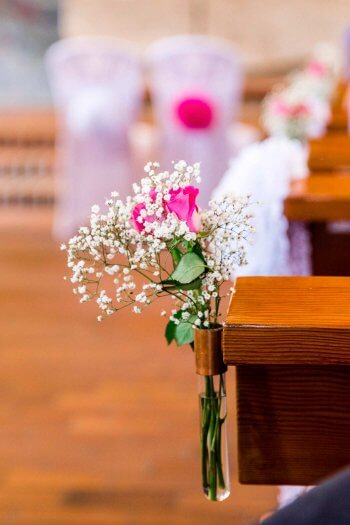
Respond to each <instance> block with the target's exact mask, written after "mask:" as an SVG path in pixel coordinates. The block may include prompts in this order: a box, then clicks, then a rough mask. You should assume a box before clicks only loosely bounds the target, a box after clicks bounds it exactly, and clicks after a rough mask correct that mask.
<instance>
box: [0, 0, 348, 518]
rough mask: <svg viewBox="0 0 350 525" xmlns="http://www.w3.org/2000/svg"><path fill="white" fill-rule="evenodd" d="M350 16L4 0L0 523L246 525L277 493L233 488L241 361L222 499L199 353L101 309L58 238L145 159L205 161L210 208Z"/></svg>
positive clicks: (0, 32) (119, 0)
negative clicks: (207, 447)
mask: <svg viewBox="0 0 350 525" xmlns="http://www.w3.org/2000/svg"><path fill="white" fill-rule="evenodd" d="M349 21H350V3H349V2H347V1H345V0H322V1H316V0H303V1H301V0H294V2H280V1H278V0H265V1H264V2H261V1H259V0H244V1H243V0H147V2H145V1H144V0H61V1H58V0H57V1H55V0H0V301H1V302H0V312H1V315H0V487H1V490H0V522H1V523H2V524H3V525H41V524H42V525H78V524H79V525H80V524H81V525H83V524H84V525H108V524H112V523H113V525H118V524H121V525H147V524H150V525H151V524H152V525H163V524H167V525H180V524H181V525H187V524H188V525H196V524H198V525H199V524H201V525H207V524H208V525H209V524H214V523H215V524H216V523H221V524H223V525H224V524H231V525H232V524H236V525H248V524H250V523H254V522H256V520H258V519H259V517H260V516H261V515H263V514H264V513H266V512H268V511H269V510H272V509H273V508H275V507H276V505H277V503H276V497H277V489H276V488H275V487H264V486H259V487H258V486H242V485H239V484H238V482H237V475H236V442H235V379H234V372H233V371H232V370H231V371H230V373H229V392H228V395H229V418H230V420H229V425H230V430H231V432H230V447H231V472H232V478H233V481H232V490H231V492H232V494H231V497H230V498H229V499H228V500H227V501H225V502H224V503H222V504H211V503H209V502H207V501H206V500H205V499H204V497H203V496H202V494H201V487H200V476H199V469H200V465H199V435H198V434H199V431H198V423H197V419H198V413H197V408H198V407H197V395H196V392H197V386H196V377H195V374H194V363H193V355H192V352H191V350H190V348H185V349H184V348H181V349H178V348H175V347H174V348H173V347H167V346H166V343H165V340H164V337H163V331H164V324H163V320H162V319H161V318H160V316H159V310H158V306H157V305H156V307H155V308H153V307H151V308H150V309H149V310H147V311H146V312H145V313H144V314H143V315H142V316H139V317H137V318H135V317H134V316H133V314H131V313H128V312H125V311H123V312H122V313H120V314H118V316H117V317H113V318H112V319H109V320H107V321H106V322H103V323H97V322H96V315H97V312H96V308H95V307H94V305H90V304H89V305H84V307H82V306H80V305H79V302H78V301H77V300H76V298H75V297H74V296H73V295H72V293H71V289H70V286H69V285H67V284H66V283H64V281H63V276H64V275H65V274H66V273H67V272H66V266H65V256H64V254H62V253H61V252H60V251H59V244H60V242H61V241H64V240H66V239H67V238H68V237H69V236H70V235H71V234H73V233H74V231H75V230H76V228H77V226H78V225H79V224H81V223H82V222H84V220H86V217H87V214H88V211H89V208H90V206H91V204H93V203H94V202H96V201H99V202H103V198H104V197H105V196H106V195H108V193H109V191H111V190H112V189H114V188H115V187H116V188H117V189H118V190H119V191H120V192H121V194H122V195H124V194H126V193H127V192H128V190H129V186H130V185H131V182H132V181H133V180H135V179H137V178H140V176H141V175H142V165H143V164H144V163H145V162H146V161H147V160H153V159H159V160H161V161H162V163H163V165H165V164H167V163H169V162H170V160H178V158H177V157H179V158H180V157H186V160H188V161H189V162H192V161H195V160H201V161H202V165H203V170H204V173H205V177H204V184H203V188H204V190H203V199H204V200H203V202H202V203H201V204H203V205H205V204H206V203H207V201H208V200H209V197H210V194H211V192H212V191H213V190H214V189H215V187H216V186H217V185H218V184H219V182H220V179H221V177H222V176H223V175H224V173H225V171H226V170H227V169H228V167H229V162H230V159H232V158H234V157H235V156H236V155H238V153H239V152H240V151H242V149H243V148H245V147H247V146H249V144H252V143H254V142H256V141H258V140H260V139H262V138H264V137H265V136H266V131H265V130H264V129H263V127H262V125H261V121H260V113H261V103H262V99H263V97H264V96H265V95H266V94H267V93H268V92H269V91H270V90H271V89H272V87H273V86H274V85H275V84H276V83H277V84H278V83H279V82H280V81H281V80H282V79H283V77H284V76H285V75H286V74H287V73H289V72H290V71H291V70H292V69H294V68H297V67H301V66H302V65H303V64H304V63H305V61H307V60H308V58H309V56H310V53H311V52H312V50H313V48H314V46H315V45H316V44H317V43H319V42H320V41H322V42H324V41H326V42H328V43H330V44H332V45H333V46H335V47H336V48H338V49H339V50H340V49H341V46H342V35H343V33H344V30H345V29H346V27H347V25H348V23H349ZM178 35H187V37H182V38H170V37H177V36H178ZM194 35H201V39H200V40H198V39H194V40H191V37H193V36H194ZM75 37H78V38H75ZM163 39H165V40H163ZM57 41H60V42H59V44H55V45H54V46H53V47H51V49H50V51H49V52H48V54H47V50H48V48H50V46H51V45H52V44H54V43H55V42H57ZM204 55H205V56H204ZM178 56H179V57H180V58H179V59H178V58H176V57H178ZM184 56H186V57H187V58H186V60H185V59H184V58H183V57H184ZM188 56H189V57H190V59H188ZM174 57H175V58H174ZM198 57H199V58H198ZM203 57H204V58H203ZM208 57H209V58H208ZM193 99H195V101H196V104H197V106H198V107H199V109H198V107H197V106H196V107H197V109H195V110H193V107H192V106H191V108H190V109H189V110H188V111H187V112H186V111H185V114H184V115H185V116H180V117H179V118H180V120H181V119H182V120H181V123H180V124H181V125H180V124H179V121H177V120H176V119H175V117H174V115H175V113H174V111H175V109H176V108H177V109H176V111H177V110H178V108H179V107H180V106H179V105H180V103H184V102H185V103H188V101H189V100H190V101H192V103H193ZM198 101H199V102H198ZM204 103H205V104H206V105H209V106H210V105H211V107H212V108H215V110H216V111H217V118H218V122H219V121H220V122H219V124H220V125H219V124H218V125H217V127H215V129H213V128H211V126H210V122H205V121H204V122H203V119H202V117H203V113H202V112H201V110H202V107H203V104H204ZM196 104H195V105H196ZM192 105H193V104H192ZM174 108H175V109H174ZM177 115H178V116H179V114H178V113H177ZM182 115H183V114H182ZM224 116H225V118H224ZM198 119H199V120H198ZM204 120H205V119H204ZM198 122H199V124H198ZM198 130H200V131H198ZM203 130H204V131H203ZM175 157H176V158H175ZM197 157H200V159H198V158H197ZM206 168H207V171H208V173H206V172H205V169H206ZM347 239H348V238H347Z"/></svg>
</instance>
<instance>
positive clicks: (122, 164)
mask: <svg viewBox="0 0 350 525" xmlns="http://www.w3.org/2000/svg"><path fill="white" fill-rule="evenodd" d="M47 71H48V75H49V80H50V84H51V87H52V92H53V98H54V103H55V107H56V114H57V121H58V148H59V149H58V166H57V177H56V178H57V205H56V214H55V224H54V233H55V234H56V236H57V237H58V238H62V239H65V238H67V237H69V236H70V235H71V234H72V233H74V232H75V231H76V228H77V227H78V226H79V225H81V224H84V223H85V222H86V220H87V218H88V215H89V212H90V208H91V206H92V205H93V204H99V205H100V206H101V207H102V206H103V204H104V201H105V199H106V198H107V197H108V196H109V195H110V193H111V191H112V190H117V191H119V193H120V194H121V196H122V197H125V196H126V195H127V194H128V193H129V192H130V189H131V184H132V181H133V179H134V173H133V163H132V155H131V152H130V144H129V130H130V127H131V125H132V124H133V122H134V120H135V117H136V114H137V109H138V107H139V104H140V102H141V94H142V90H141V72H140V65H139V62H138V59H137V58H136V57H135V56H134V55H133V54H132V53H131V52H130V51H129V50H128V49H126V48H125V47H124V46H123V45H122V44H121V43H120V42H118V41H114V40H113V39H100V38H92V39H91V38H75V39H67V40H62V41H60V42H57V43H55V44H54V45H53V46H52V47H51V48H50V49H49V51H48V53H47Z"/></svg>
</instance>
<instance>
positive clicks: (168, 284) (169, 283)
mask: <svg viewBox="0 0 350 525" xmlns="http://www.w3.org/2000/svg"><path fill="white" fill-rule="evenodd" d="M201 285H202V281H201V279H196V280H195V281H192V282H191V283H188V284H181V283H179V282H178V281H173V280H172V279H167V280H166V281H162V286H163V290H164V291H165V292H171V291H173V290H198V289H199V288H200V287H201Z"/></svg>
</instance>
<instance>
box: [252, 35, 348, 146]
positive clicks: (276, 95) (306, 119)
mask: <svg viewBox="0 0 350 525" xmlns="http://www.w3.org/2000/svg"><path fill="white" fill-rule="evenodd" d="M338 78H339V60H338V59H337V57H336V55H335V52H334V49H333V48H332V47H329V46H327V45H319V46H318V47H317V48H316V49H315V51H314V53H313V56H312V58H311V60H310V61H309V62H308V63H307V64H306V66H305V67H304V68H303V69H302V70H300V71H295V72H293V73H292V74H290V75H288V76H287V78H286V79H285V82H284V83H283V84H282V85H280V86H276V88H274V89H273V90H272V92H271V93H270V94H269V95H268V96H267V97H266V98H265V101H264V103H263V111H262V117H261V120H262V124H263V126H264V128H265V129H266V130H267V131H268V133H269V134H270V135H272V136H285V137H289V138H292V139H298V140H301V141H305V140H307V139H308V138H314V137H318V136H320V135H321V134H322V133H323V132H324V129H325V127H326V125H327V122H328V120H329V118H330V102H331V98H332V95H333V93H334V91H335V87H336V83H337V80H338Z"/></svg>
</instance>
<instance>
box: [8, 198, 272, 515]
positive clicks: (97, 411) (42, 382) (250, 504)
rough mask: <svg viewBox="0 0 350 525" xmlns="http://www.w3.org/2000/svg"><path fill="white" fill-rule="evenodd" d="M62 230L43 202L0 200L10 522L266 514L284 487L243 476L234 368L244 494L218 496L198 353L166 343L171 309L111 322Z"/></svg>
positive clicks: (231, 392) (234, 469)
mask: <svg viewBox="0 0 350 525" xmlns="http://www.w3.org/2000/svg"><path fill="white" fill-rule="evenodd" d="M50 227H51V216H50V214H49V213H48V212H47V211H45V210H43V209H41V208H35V209H23V208H22V209H18V208H16V207H15V206H13V207H12V208H11V207H7V208H6V209H0V312H1V315H0V349H1V352H0V392H1V396H0V488H1V490H0V523H1V524H3V525H141V524H142V525H164V524H167V525H212V524H216V523H220V524H222V525H232V524H234V525H250V524H251V523H254V522H255V521H256V520H257V519H258V517H259V516H260V515H261V514H263V513H264V512H266V511H267V510H270V509H272V508H273V507H274V506H275V502H276V500H275V495H276V490H274V489H273V488H271V487H248V486H242V485H239V484H238V482H237V462H236V423H235V391H234V388H233V387H234V378H233V375H232V371H229V372H228V374H229V379H230V380H229V384H228V396H229V397H228V401H229V422H230V423H229V424H230V447H231V476H232V497H231V498H230V499H228V500H227V501H226V502H224V503H222V504H220V505H219V504H217V505H216V504H211V503H210V502H208V501H207V500H206V499H205V498H204V497H203V495H202V493H201V487H200V464H199V458H200V447H199V430H198V399H197V379H196V376H195V373H194V357H193V354H192V352H191V350H190V348H182V349H179V348H177V347H167V346H166V343H165V341H164V337H163V330H164V320H163V319H162V318H161V317H160V315H159V312H160V310H161V309H163V308H164V307H165V308H167V305H166V304H158V305H157V306H156V307H155V308H151V309H149V310H146V311H145V312H144V314H143V315H142V316H137V317H136V316H135V315H134V314H131V313H129V312H126V311H124V313H122V312H120V316H119V317H114V318H113V319H112V318H111V319H110V320H107V321H105V322H103V323H97V322H96V308H95V307H94V305H80V304H79V302H78V300H77V298H76V297H75V296H74V295H73V294H72V292H71V289H70V286H69V285H68V284H66V283H64V281H63V275H64V274H65V261H64V255H63V254H62V253H61V252H60V251H59V249H58V246H57V244H56V243H55V242H54V241H53V240H52V239H51V236H50ZM118 315H119V314H118Z"/></svg>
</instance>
